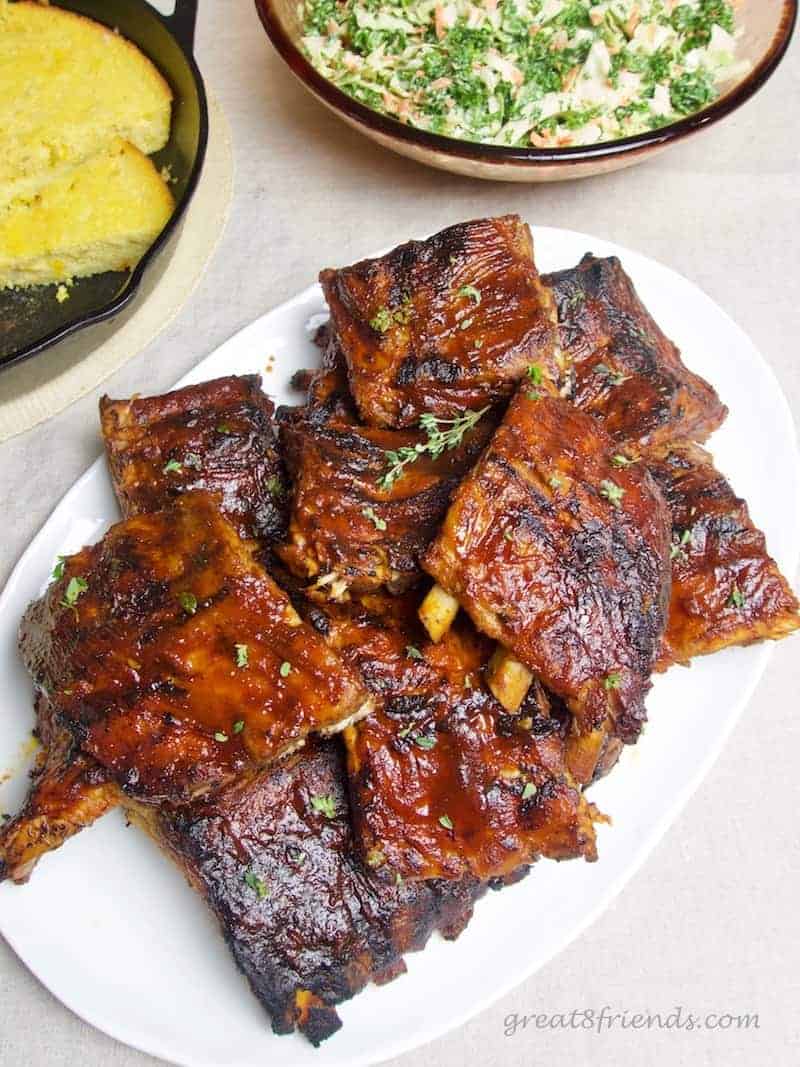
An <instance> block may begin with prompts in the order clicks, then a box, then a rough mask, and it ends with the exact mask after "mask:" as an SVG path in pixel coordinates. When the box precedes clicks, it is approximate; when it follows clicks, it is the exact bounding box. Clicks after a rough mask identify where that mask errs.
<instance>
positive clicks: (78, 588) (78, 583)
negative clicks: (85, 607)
mask: <svg viewBox="0 0 800 1067" xmlns="http://www.w3.org/2000/svg"><path fill="white" fill-rule="evenodd" d="M88 588H89V583H88V582H87V581H86V579H85V578H80V577H76V578H70V580H69V582H67V588H66V591H65V593H64V598H63V599H62V601H61V607H62V608H72V610H73V611H74V612H75V613H76V615H77V611H78V609H77V607H76V606H75V605H76V604H77V603H78V599H79V598H80V597H82V596H83V594H84V593H85V592H86V590H87V589H88Z"/></svg>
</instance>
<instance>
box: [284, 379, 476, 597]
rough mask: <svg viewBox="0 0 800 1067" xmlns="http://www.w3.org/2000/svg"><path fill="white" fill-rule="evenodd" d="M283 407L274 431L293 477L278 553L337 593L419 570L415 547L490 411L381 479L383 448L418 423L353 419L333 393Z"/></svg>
mask: <svg viewBox="0 0 800 1067" xmlns="http://www.w3.org/2000/svg"><path fill="white" fill-rule="evenodd" d="M331 402H332V403H333V404H334V405H335V408H334V412H333V413H331V408H330V406H329V403H325V404H323V405H321V406H316V405H315V406H310V407H307V408H302V409H298V410H295V411H290V412H287V413H285V416H284V418H283V421H282V424H281V430H280V439H281V445H282V448H283V455H284V458H285V460H286V463H287V466H288V468H289V472H290V475H291V482H292V499H291V511H290V522H289V532H288V538H287V543H286V544H284V545H282V546H280V547H279V548H278V549H277V553H278V555H279V556H280V557H281V559H282V560H283V561H284V563H285V564H286V565H287V566H288V567H289V568H290V569H291V570H292V571H293V573H294V574H296V575H298V576H299V577H303V578H312V579H315V581H316V586H315V590H316V593H317V594H319V595H322V596H331V597H333V598H334V599H338V598H341V597H342V596H344V595H345V594H346V593H347V592H348V591H350V590H352V591H353V592H356V593H360V592H365V591H367V590H370V589H374V588H377V587H378V586H380V585H387V586H388V587H389V588H391V589H392V590H393V591H400V590H402V589H405V588H407V587H408V586H410V585H412V584H414V583H415V582H417V581H418V580H419V579H420V577H421V573H422V572H421V571H420V568H419V555H420V553H421V552H422V551H423V550H424V549H425V547H426V546H427V545H428V543H429V542H430V541H431V539H432V538H433V536H434V534H435V532H436V529H437V527H438V525H439V523H440V522H441V520H442V518H443V517H444V514H445V512H446V511H447V506H448V503H449V501H450V496H451V494H452V492H453V490H454V489H455V487H456V485H457V484H458V482H459V480H460V479H461V477H462V476H463V475H464V473H465V472H466V471H467V470H468V469H469V468H470V467H471V466H472V464H473V463H474V462H475V460H476V459H477V457H478V455H479V454H480V451H481V449H482V448H483V447H484V445H485V444H486V442H487V440H488V439H489V435H490V433H491V431H492V429H493V427H494V425H496V420H495V419H494V418H492V417H491V416H490V415H489V414H487V415H485V416H484V417H483V418H482V419H481V421H480V422H479V423H478V424H477V425H476V426H475V428H474V429H473V430H471V431H470V432H469V433H468V434H466V435H465V437H464V440H463V442H462V443H461V444H460V445H459V446H458V447H457V448H454V449H452V450H449V451H444V452H443V453H442V454H441V455H440V456H438V457H436V458H432V457H431V456H430V455H428V454H420V455H419V457H418V458H417V459H416V461H415V462H414V463H410V464H408V465H407V466H406V467H405V469H404V472H403V475H402V477H400V478H398V479H397V480H396V481H394V482H393V483H392V484H391V485H386V483H385V482H384V480H383V479H384V475H385V474H386V470H387V466H388V463H389V460H388V454H389V453H391V452H393V451H394V452H397V451H398V450H400V449H402V448H414V446H415V445H417V444H421V443H422V442H424V441H425V434H423V433H420V432H417V431H402V430H381V429H370V428H365V427H361V426H358V425H357V424H356V423H355V422H354V421H353V420H352V418H349V417H348V416H347V415H345V414H344V413H342V412H341V410H340V408H339V405H338V401H336V400H333V401H331Z"/></svg>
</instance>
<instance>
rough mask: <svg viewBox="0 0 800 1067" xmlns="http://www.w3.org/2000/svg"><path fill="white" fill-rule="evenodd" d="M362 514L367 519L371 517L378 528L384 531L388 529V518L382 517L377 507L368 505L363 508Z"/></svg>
mask: <svg viewBox="0 0 800 1067" xmlns="http://www.w3.org/2000/svg"><path fill="white" fill-rule="evenodd" d="M361 514H362V515H363V516H364V518H365V519H369V521H370V522H371V523H372V525H373V526H374V527H375V529H376V530H380V531H381V532H383V531H384V530H385V529H386V520H385V519H382V518H381V517H380V515H377V514H376V513H375V508H372V507H366V508H362V509H361Z"/></svg>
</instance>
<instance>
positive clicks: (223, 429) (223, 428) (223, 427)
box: [217, 422, 233, 433]
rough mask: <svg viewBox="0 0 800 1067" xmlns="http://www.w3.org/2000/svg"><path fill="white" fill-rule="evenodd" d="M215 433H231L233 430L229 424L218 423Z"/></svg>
mask: <svg viewBox="0 0 800 1067" xmlns="http://www.w3.org/2000/svg"><path fill="white" fill-rule="evenodd" d="M217 433H233V429H232V427H231V424H230V423H229V422H220V423H218V424H217Z"/></svg>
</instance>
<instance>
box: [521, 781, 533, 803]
mask: <svg viewBox="0 0 800 1067" xmlns="http://www.w3.org/2000/svg"><path fill="white" fill-rule="evenodd" d="M535 796H536V786H535V785H534V784H533V782H526V783H525V788H524V789H523V790H522V799H523V800H530V799H531V797H535Z"/></svg>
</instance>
